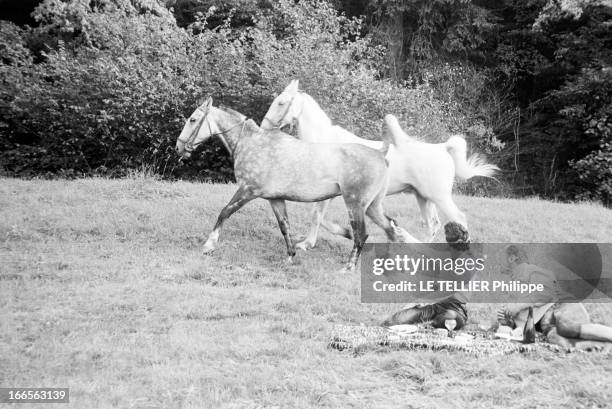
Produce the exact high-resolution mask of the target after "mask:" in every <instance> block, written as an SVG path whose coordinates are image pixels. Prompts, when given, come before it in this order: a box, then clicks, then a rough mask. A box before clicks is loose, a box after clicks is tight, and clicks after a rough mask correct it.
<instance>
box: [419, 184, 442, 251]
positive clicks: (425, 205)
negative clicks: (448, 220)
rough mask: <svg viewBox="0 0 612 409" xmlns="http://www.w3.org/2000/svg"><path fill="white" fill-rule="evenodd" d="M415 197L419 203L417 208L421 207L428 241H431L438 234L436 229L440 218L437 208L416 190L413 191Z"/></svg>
mask: <svg viewBox="0 0 612 409" xmlns="http://www.w3.org/2000/svg"><path fill="white" fill-rule="evenodd" d="M415 197H416V199H417V203H418V204H419V209H421V217H423V221H424V222H425V225H426V226H427V230H428V231H429V240H428V242H429V243H432V242H433V241H434V239H435V237H436V234H438V230H440V226H441V225H442V224H441V223H440V218H439V217H438V210H437V208H436V205H435V203H434V202H432V201H430V200H428V199H426V198H424V197H423V196H421V195H420V194H419V193H418V192H415Z"/></svg>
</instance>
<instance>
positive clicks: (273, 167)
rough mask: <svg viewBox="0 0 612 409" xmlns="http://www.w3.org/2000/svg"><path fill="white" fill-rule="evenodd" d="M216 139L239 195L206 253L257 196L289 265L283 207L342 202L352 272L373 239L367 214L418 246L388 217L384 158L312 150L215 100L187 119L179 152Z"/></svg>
mask: <svg viewBox="0 0 612 409" xmlns="http://www.w3.org/2000/svg"><path fill="white" fill-rule="evenodd" d="M212 136H218V137H219V138H220V139H221V141H222V142H223V144H224V145H225V147H226V148H227V150H228V151H229V152H230V154H231V155H232V157H233V160H234V174H235V176H236V180H237V182H238V191H237V192H236V193H235V194H234V197H232V199H231V200H230V201H229V203H228V204H227V205H226V206H225V207H224V208H223V210H221V214H219V218H218V219H217V223H216V224H215V227H214V229H213V231H212V232H211V233H210V235H209V236H208V240H207V241H206V244H205V245H204V252H205V253H210V252H212V251H213V250H214V249H215V247H216V245H217V242H218V240H219V232H220V230H221V227H222V226H223V222H224V221H225V220H226V219H227V218H228V217H230V216H231V215H232V214H233V213H234V212H236V211H237V210H238V209H240V208H241V207H242V206H244V205H245V204H246V203H248V202H249V201H251V200H253V199H255V198H258V197H261V198H264V199H267V200H269V201H270V205H271V206H272V210H273V211H274V215H275V216H276V219H277V220H278V224H279V226H280V230H281V232H282V233H283V236H284V238H285V242H286V244H287V253H288V255H289V260H291V259H292V258H293V256H294V255H295V247H294V245H293V242H292V241H291V237H290V235H289V231H288V230H289V221H288V219H287V210H286V207H285V200H290V201H296V202H317V201H321V200H326V199H329V198H332V197H335V196H340V195H342V197H343V198H344V202H345V203H346V207H347V209H348V214H349V219H350V222H351V227H352V230H353V239H354V245H353V250H352V251H351V254H350V257H349V261H348V263H347V265H346V268H347V270H353V269H354V267H355V265H356V263H357V259H358V258H359V254H360V253H361V249H362V247H363V244H364V243H365V241H366V239H367V234H366V225H365V215H366V214H367V215H368V216H369V217H370V218H371V219H372V221H373V222H374V223H376V224H377V225H378V226H380V227H381V228H382V229H383V230H384V231H385V233H386V234H387V236H388V237H389V239H390V240H392V241H402V242H415V241H417V240H416V239H415V238H414V237H412V236H411V235H410V234H408V232H406V231H405V230H404V229H402V228H400V227H398V226H397V225H396V224H395V223H394V221H393V220H391V219H390V218H388V217H386V216H385V214H384V211H383V206H382V201H383V198H384V197H385V195H386V192H387V184H388V175H387V163H386V161H385V158H384V155H383V153H382V152H380V151H378V150H375V149H372V148H368V147H366V146H363V145H358V144H310V143H306V142H302V141H300V140H298V139H295V138H293V137H292V136H290V135H287V134H285V133H283V132H281V131H279V130H270V131H266V130H263V129H261V128H259V127H258V126H257V125H256V124H255V122H253V121H252V120H249V119H247V118H246V117H245V116H244V115H242V114H240V113H238V112H236V111H234V110H231V109H227V108H223V109H220V108H216V107H213V106H212V98H208V100H207V101H206V102H205V103H204V104H203V105H202V106H200V107H199V108H197V109H196V110H195V111H194V113H193V114H192V115H191V117H190V118H189V119H188V120H187V122H186V123H185V127H184V128H183V131H182V132H181V135H180V136H179V138H178V140H177V142H176V150H177V152H178V153H179V154H180V155H182V156H183V157H187V158H188V157H189V156H190V155H191V152H192V151H193V150H194V149H195V148H196V147H197V146H198V145H200V144H201V143H203V142H204V141H206V140H207V139H209V138H210V137H212Z"/></svg>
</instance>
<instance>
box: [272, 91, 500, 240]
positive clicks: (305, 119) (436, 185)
mask: <svg viewBox="0 0 612 409" xmlns="http://www.w3.org/2000/svg"><path fill="white" fill-rule="evenodd" d="M298 87H299V82H298V80H293V81H291V83H290V84H289V85H288V86H287V87H286V88H285V90H284V91H283V92H282V93H281V94H280V95H279V96H278V97H276V98H275V99H274V101H273V102H272V105H270V108H269V109H268V112H267V113H266V115H265V117H264V119H263V121H262V123H261V126H262V128H264V129H273V128H281V127H283V126H285V125H292V124H293V123H294V122H296V123H297V131H298V138H299V139H301V140H303V141H307V142H311V143H331V142H335V143H359V144H362V145H366V146H369V147H371V148H374V149H381V147H382V145H383V142H382V141H373V140H367V139H363V138H360V137H358V136H355V135H354V134H352V133H350V132H349V131H347V130H346V129H344V128H342V127H339V126H337V125H333V124H332V121H331V120H330V118H329V117H328V116H327V115H326V114H325V112H323V110H322V109H321V108H320V107H319V105H318V104H317V102H316V101H315V100H314V99H313V98H312V97H311V96H310V95H308V94H306V93H305V92H302V91H299V89H298ZM385 123H386V125H387V128H388V130H389V131H390V132H391V136H392V139H393V140H396V141H398V142H399V143H396V145H397V146H394V145H391V146H390V148H389V151H388V154H387V160H388V161H389V188H388V190H387V194H388V195H393V194H396V193H400V192H413V193H414V194H415V196H416V199H417V202H418V205H419V208H420V210H421V215H422V217H423V219H424V221H425V223H426V225H427V227H428V230H429V241H433V240H434V238H435V236H436V234H437V232H438V230H439V229H440V226H441V223H440V219H439V217H438V212H437V210H436V206H437V208H438V209H440V211H441V212H442V213H443V215H444V216H445V217H446V219H447V221H448V222H455V223H459V224H461V225H463V226H464V227H465V229H467V219H466V216H465V214H464V213H463V212H462V211H461V210H459V208H458V207H457V205H456V204H455V202H454V201H453V198H452V188H453V182H454V179H455V176H457V177H459V178H461V179H470V178H472V177H474V176H484V177H492V176H493V174H494V173H495V172H496V171H497V170H499V168H498V167H497V166H495V165H491V164H489V163H486V162H485V161H484V160H483V159H482V158H481V157H480V156H478V155H477V154H474V155H472V156H470V157H469V158H468V159H466V142H465V139H464V138H463V137H462V136H460V135H454V136H451V137H450V138H449V139H448V140H447V141H446V142H444V143H435V144H432V143H425V142H421V141H418V140H416V139H414V138H411V137H409V136H408V135H406V134H405V133H404V131H403V130H402V129H401V127H400V125H399V123H398V121H397V118H395V116H393V115H387V116H386V117H385ZM329 203H330V201H329V200H327V201H324V202H319V203H315V204H314V213H313V224H312V227H311V229H310V232H309V233H308V235H307V236H306V238H305V239H304V240H303V241H301V242H300V243H298V244H297V245H296V246H297V247H299V248H301V249H304V250H307V249H308V248H312V247H314V246H315V244H316V240H317V234H318V229H319V225H320V224H322V225H323V226H324V227H325V228H326V229H328V230H329V231H331V232H332V233H335V234H339V235H343V236H347V237H348V236H349V233H350V232H349V231H348V229H346V228H343V227H341V226H338V225H337V224H335V223H331V222H328V221H326V220H324V214H325V211H326V210H327V207H328V205H329ZM448 239H449V237H447V241H448Z"/></svg>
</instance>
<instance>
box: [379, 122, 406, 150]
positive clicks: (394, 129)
mask: <svg viewBox="0 0 612 409" xmlns="http://www.w3.org/2000/svg"><path fill="white" fill-rule="evenodd" d="M384 135H385V138H386V139H387V140H388V141H389V142H391V143H392V144H393V145H395V146H398V147H399V146H401V145H402V144H404V143H406V142H407V141H408V140H409V139H411V138H410V137H409V136H408V135H406V133H405V132H404V130H403V129H402V127H401V126H400V124H399V121H398V120H397V118H396V117H395V115H392V114H387V115H385V126H384Z"/></svg>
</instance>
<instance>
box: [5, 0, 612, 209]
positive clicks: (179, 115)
mask: <svg viewBox="0 0 612 409" xmlns="http://www.w3.org/2000/svg"><path fill="white" fill-rule="evenodd" d="M611 6H612V2H611V1H610V0H606V1H604V0H523V1H519V0H492V1H484V0H357V1H351V0H330V1H323V0H300V1H297V0H278V1H271V0H230V1H216V0H66V1H62V0H43V1H37V0H29V1H23V0H0V10H1V13H2V14H1V15H0V19H1V20H0V163H1V165H2V171H1V172H2V173H3V174H5V175H14V176H23V177H30V176H49V177H55V176H62V177H78V176H87V175H107V176H122V175H125V174H126V173H129V172H132V171H134V170H139V171H142V170H145V171H147V172H152V173H155V174H158V175H161V176H162V177H168V178H173V177H189V178H199V179H212V180H227V179H231V177H232V176H231V173H232V167H231V163H230V161H229V158H228V155H227V153H226V152H225V151H224V149H223V147H222V145H221V144H220V143H214V142H210V143H207V144H206V146H204V147H202V150H203V152H202V155H198V159H196V160H193V161H191V162H188V163H183V162H178V158H177V157H176V156H175V155H174V152H173V148H174V144H175V141H176V138H177V137H178V134H179V133H180V130H181V129H182V126H183V124H184V121H185V119H186V117H188V116H189V115H190V114H191V112H192V111H193V109H195V107H196V106H197V104H198V103H199V102H201V101H202V100H203V99H204V97H205V96H207V95H212V96H213V97H215V99H216V101H217V103H223V104H226V105H228V106H231V107H233V108H234V109H237V110H239V111H241V112H243V113H244V114H246V115H248V116H250V117H252V118H254V119H255V120H256V121H258V122H259V121H260V120H261V119H262V117H263V115H264V113H265V111H266V110H267V107H268V106H269V104H270V103H271V101H272V99H273V98H274V96H275V94H276V93H278V92H280V91H281V90H282V89H283V88H284V87H285V85H286V84H287V83H288V82H289V81H290V80H291V79H293V78H299V79H300V84H301V87H302V88H303V89H304V90H305V91H307V92H308V93H309V94H311V95H313V96H314V98H315V99H317V101H319V103H320V104H321V105H322V107H323V108H324V109H325V110H326V112H327V113H328V114H329V115H330V116H331V117H332V118H333V119H334V120H335V121H336V122H337V123H339V124H341V125H342V126H345V127H346V128H347V129H349V130H351V131H353V132H355V133H356V134H358V135H360V136H363V137H367V138H374V139H376V138H378V137H379V135H380V132H381V125H382V121H381V118H382V117H383V115H384V114H385V113H394V114H396V115H397V116H398V117H399V118H400V119H401V122H402V124H403V126H404V127H405V129H406V131H407V132H408V133H410V134H412V135H414V136H416V137H419V138H421V139H423V140H426V141H431V142H436V141H440V140H444V139H445V138H446V137H448V135H449V134H450V133H457V132H461V133H464V134H465V135H466V137H467V138H468V142H469V144H470V147H471V148H472V149H473V150H476V151H480V152H484V153H486V154H487V155H488V157H489V160H490V161H492V162H494V163H497V164H498V165H499V166H500V167H501V168H502V169H503V172H502V175H501V183H497V182H490V181H477V182H472V183H470V184H469V185H468V186H467V187H466V186H464V189H465V190H467V191H471V192H475V193H493V194H504V195H540V196H543V197H549V198H556V199H560V200H575V199H592V200H599V201H602V202H603V203H604V204H606V205H610V204H612V109H611V101H612V98H611V96H612V56H611V52H610V50H611V49H612V34H611V32H612V30H611V28H612V27H611V25H612V7H611Z"/></svg>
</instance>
